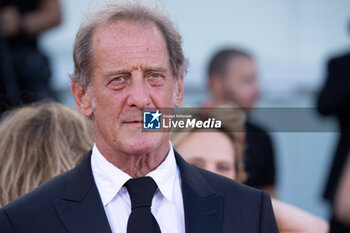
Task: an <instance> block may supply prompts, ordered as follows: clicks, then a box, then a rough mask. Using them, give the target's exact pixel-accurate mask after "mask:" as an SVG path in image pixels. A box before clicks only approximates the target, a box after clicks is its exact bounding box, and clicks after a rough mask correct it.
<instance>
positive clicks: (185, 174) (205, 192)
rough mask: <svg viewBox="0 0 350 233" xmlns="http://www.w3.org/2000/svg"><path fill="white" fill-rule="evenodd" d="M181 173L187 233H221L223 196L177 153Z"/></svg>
mask: <svg viewBox="0 0 350 233" xmlns="http://www.w3.org/2000/svg"><path fill="white" fill-rule="evenodd" d="M175 158H176V162H177V165H178V166H179V169H180V172H181V180H182V196H183V202H184V212H185V228H186V233H195V232H201V233H219V232H221V223H222V215H223V201H224V198H223V196H222V195H219V194H217V193H215V191H214V190H213V189H212V188H211V186H210V185H209V184H208V182H207V181H206V180H205V179H204V177H203V175H202V174H201V173H200V172H199V170H198V169H196V168H194V167H193V166H191V165H190V164H188V163H186V162H185V161H184V160H183V159H182V158H181V156H180V155H179V154H178V153H177V152H176V151H175Z"/></svg>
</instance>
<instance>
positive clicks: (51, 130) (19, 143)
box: [0, 102, 93, 233]
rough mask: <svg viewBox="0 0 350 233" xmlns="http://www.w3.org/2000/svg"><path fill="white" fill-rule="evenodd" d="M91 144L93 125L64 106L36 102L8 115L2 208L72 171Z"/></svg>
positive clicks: (0, 175)
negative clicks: (49, 180)
mask: <svg viewBox="0 0 350 233" xmlns="http://www.w3.org/2000/svg"><path fill="white" fill-rule="evenodd" d="M92 145H93V130H92V127H91V125H90V124H89V123H88V122H87V120H86V119H85V118H83V117H82V116H81V115H80V114H79V113H77V112H76V111H74V110H73V109H70V108H68V107H66V106H63V105H62V104H59V103H54V102H48V103H37V104H33V105H29V106H24V107H21V108H18V109H15V110H13V111H11V112H9V113H8V114H6V117H5V119H4V121H2V122H1V123H0V151H1V153H0V207H3V206H5V205H7V204H8V203H10V202H11V201H13V200H15V199H17V198H18V197H20V196H22V195H24V194H26V193H27V192H29V191H31V190H32V189H34V188H36V187H37V186H38V185H40V184H42V183H44V182H45V181H47V180H48V179H50V178H52V177H54V176H56V175H58V174H60V173H63V172H65V171H67V170H69V169H71V168H73V167H74V166H75V165H76V164H77V163H78V162H79V161H80V160H81V159H82V158H83V156H84V155H85V154H86V152H87V151H89V150H90V148H91V146H92ZM1 233H3V232H1Z"/></svg>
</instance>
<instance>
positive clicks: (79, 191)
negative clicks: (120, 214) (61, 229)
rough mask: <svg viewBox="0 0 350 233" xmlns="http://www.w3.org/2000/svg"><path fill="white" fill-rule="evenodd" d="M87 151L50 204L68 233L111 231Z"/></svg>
mask: <svg viewBox="0 0 350 233" xmlns="http://www.w3.org/2000/svg"><path fill="white" fill-rule="evenodd" d="M90 161H91V151H90V152H89V153H88V155H87V156H85V158H84V160H83V161H82V162H81V163H80V164H79V165H78V166H77V167H76V168H74V169H73V170H71V171H70V172H71V173H72V174H71V180H70V181H69V183H68V185H67V186H66V188H65V192H64V196H63V198H62V199H55V200H54V205H55V207H56V210H57V213H58V214H59V216H60V217H61V220H62V222H63V223H64V225H65V226H66V227H67V229H68V231H69V232H71V233H80V232H91V233H112V231H111V229H110V227H109V223H108V220H107V217H106V214H105V211H104V208H103V205H102V202H101V198H100V195H99V193H98V190H97V187H96V184H95V182H94V178H93V175H92V171H91V163H90Z"/></svg>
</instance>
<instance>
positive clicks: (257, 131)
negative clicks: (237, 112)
mask: <svg viewBox="0 0 350 233" xmlns="http://www.w3.org/2000/svg"><path fill="white" fill-rule="evenodd" d="M208 78H209V82H208V83H209V89H210V94H211V100H209V101H208V102H207V103H206V104H205V105H209V106H210V105H212V104H225V103H234V105H237V106H238V107H240V108H242V109H243V110H244V111H246V112H247V113H249V111H250V110H251V109H252V108H253V107H254V105H255V103H256V101H257V99H258V97H259V94H260V88H259V83H258V79H257V67H256V64H255V62H254V58H253V57H252V55H250V54H249V53H248V52H245V51H243V50H239V49H235V48H227V49H223V50H220V51H218V52H217V53H216V54H214V56H213V57H212V58H211V60H210V62H209V66H208ZM205 105H204V106H205ZM245 131H246V139H245V140H246V150H245V156H244V166H245V169H246V171H247V174H248V178H247V180H246V182H245V184H247V185H249V186H252V187H255V188H260V189H264V190H266V191H268V192H269V193H270V195H271V196H276V195H275V193H276V191H275V189H276V188H275V186H276V168H275V153H274V148H273V143H272V140H271V138H270V136H269V134H268V133H267V132H266V130H265V129H264V128H263V127H262V126H260V125H258V124H256V123H253V122H252V121H251V120H250V119H249V116H248V119H247V121H246V123H245Z"/></svg>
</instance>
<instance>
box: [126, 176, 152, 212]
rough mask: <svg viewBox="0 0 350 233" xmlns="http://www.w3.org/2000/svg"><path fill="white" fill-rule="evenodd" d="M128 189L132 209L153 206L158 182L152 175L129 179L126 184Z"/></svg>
mask: <svg viewBox="0 0 350 233" xmlns="http://www.w3.org/2000/svg"><path fill="white" fill-rule="evenodd" d="M124 186H125V187H126V189H127V190H128V193H129V196H130V200H131V209H135V208H140V207H151V205H152V199H153V195H154V193H155V192H156V190H157V184H156V182H155V181H154V180H153V179H152V178H151V177H148V176H146V177H140V178H135V179H130V180H128V181H127V182H126V183H125V185H124Z"/></svg>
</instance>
